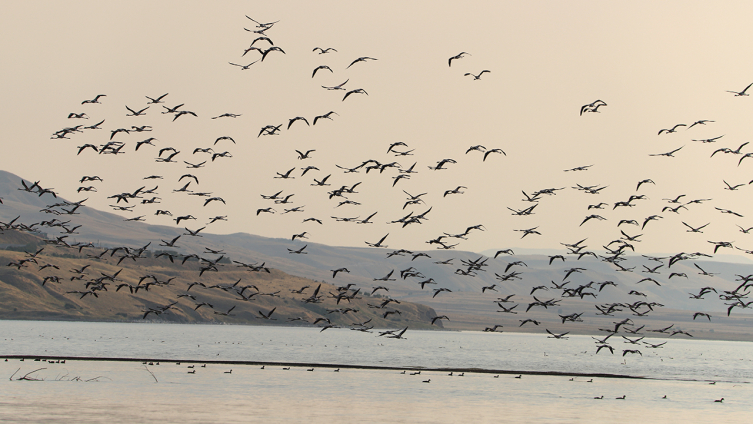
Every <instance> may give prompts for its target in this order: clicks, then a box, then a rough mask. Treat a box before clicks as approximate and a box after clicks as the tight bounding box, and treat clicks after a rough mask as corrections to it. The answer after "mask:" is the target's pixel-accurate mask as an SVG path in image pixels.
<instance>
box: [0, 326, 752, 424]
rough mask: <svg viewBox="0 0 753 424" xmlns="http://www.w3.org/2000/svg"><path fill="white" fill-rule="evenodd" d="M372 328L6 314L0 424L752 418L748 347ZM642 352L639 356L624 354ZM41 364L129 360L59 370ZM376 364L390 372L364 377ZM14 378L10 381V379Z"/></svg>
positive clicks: (0, 341) (0, 337) (0, 336)
mask: <svg viewBox="0 0 753 424" xmlns="http://www.w3.org/2000/svg"><path fill="white" fill-rule="evenodd" d="M377 334H378V333H362V332H357V331H351V330H348V329H329V330H326V331H324V332H320V331H319V329H317V328H301V327H261V326H227V325H174V324H146V323H145V324H141V323H138V324H123V323H74V322H37V321H0V357H9V360H8V361H7V362H5V361H4V360H0V422H33V423H40V422H81V423H89V422H92V423H105V422H106V423H118V422H122V423H133V422H147V421H160V422H182V423H205V422H222V423H233V422H254V421H264V422H301V421H306V422H390V423H393V422H411V423H413V422H513V421H514V422H542V421H546V422H609V421H613V420H618V419H619V420H620V421H621V422H643V423H645V422H709V421H712V422H715V423H716V422H740V423H743V422H744V423H748V422H750V420H751V419H750V412H751V411H753V387H752V385H751V384H750V382H751V381H753V344H751V343H747V342H724V341H703V340H675V339H670V340H669V343H667V344H666V345H664V346H663V347H662V348H659V349H648V348H646V347H645V346H644V347H637V346H633V345H631V344H628V343H623V341H622V339H621V338H620V339H619V340H616V338H615V337H613V338H612V339H611V340H610V342H611V344H612V346H613V347H614V348H615V354H614V355H611V354H609V353H608V352H606V351H605V350H602V351H601V353H599V354H598V355H597V354H595V350H596V349H595V344H594V340H593V339H591V338H590V337H588V336H573V337H570V338H569V339H567V340H555V339H550V338H547V337H546V336H544V335H532V334H511V333H481V332H449V331H412V330H410V329H409V330H408V331H406V333H405V335H404V336H405V337H406V339H405V340H399V339H387V338H385V337H378V336H377ZM645 340H646V341H651V342H653V343H659V342H662V341H665V340H666V339H665V340H660V339H654V340H649V339H645ZM636 348H638V349H640V350H641V352H642V354H643V356H639V355H631V354H628V355H626V356H624V357H623V356H622V350H623V349H636ZM19 356H27V358H26V359H25V360H24V361H20V360H19V359H18V357H19ZM35 356H38V357H42V356H44V357H67V358H71V357H79V358H81V357H96V358H131V359H138V360H134V361H115V360H108V361H93V360H71V359H68V360H66V362H65V363H64V364H63V363H50V362H49V361H48V362H44V361H34V360H33V359H31V357H35ZM142 359H143V360H146V361H147V364H146V365H145V364H142V361H141V360H142ZM149 361H151V363H152V365H149ZM155 361H160V362H159V364H157V362H155ZM179 361H180V362H181V363H180V364H178V363H177V362H179ZM240 362H243V363H244V364H241V363H240ZM254 363H266V365H265V366H264V369H262V368H261V365H258V364H254ZM204 364H206V366H205V367H202V365H204ZM309 364H316V365H313V366H312V365H309ZM342 365H351V366H356V367H355V368H346V367H343V366H342ZM370 366H371V367H385V368H384V369H363V368H358V367H370ZM188 367H193V368H188ZM288 367H289V368H290V369H288V370H285V369H284V368H288ZM38 368H46V369H44V370H40V371H37V372H35V373H32V374H30V377H32V378H37V379H39V380H40V381H18V380H17V379H18V378H19V377H21V376H23V375H25V374H27V373H29V372H31V371H34V370H36V369H38ZM312 368H313V371H308V370H309V369H312ZM337 368H339V371H338V372H335V371H334V370H335V369H337ZM403 368H407V370H406V372H405V373H403V371H404V370H403ZM421 368H423V369H422V370H421V373H420V374H413V373H415V372H417V371H418V370H419V369H421ZM438 369H442V370H441V371H440V370H438ZM470 369H475V370H474V371H469V370H470ZM230 370H232V372H230ZM450 371H452V372H453V375H452V376H450V375H449V373H450ZM506 371H507V372H513V373H505V372H506ZM189 372H191V373H189ZM461 372H464V375H463V376H459V375H458V374H460V373H461ZM518 372H520V373H521V374H522V376H521V378H515V377H516V376H517V375H518ZM526 372H561V373H565V374H569V375H535V374H527V373H526ZM14 373H16V374H15V375H14V376H13V381H10V379H9V378H6V377H11V375H13V374H14ZM411 374H413V375H411ZM593 374H613V375H619V376H632V377H646V378H645V379H634V378H607V377H592V376H590V375H593ZM496 376H498V377H496ZM571 379H572V380H571ZM42 380H43V381H42ZM86 380H89V381H86ZM429 380H430V382H428V383H425V381H429ZM589 380H592V382H589ZM712 382H713V383H714V384H710V383H712ZM623 395H624V396H625V399H616V398H617V397H621V396H623ZM665 395H666V399H665V398H664V396H665ZM599 396H603V399H594V397H599ZM721 398H724V399H725V400H724V402H723V403H717V402H714V400H716V399H721Z"/></svg>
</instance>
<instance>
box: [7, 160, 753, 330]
mask: <svg viewBox="0 0 753 424" xmlns="http://www.w3.org/2000/svg"><path fill="white" fill-rule="evenodd" d="M26 184H27V185H31V183H29V182H27V183H26ZM19 188H22V185H21V178H20V177H17V176H15V175H12V174H9V173H7V172H1V171H0V198H2V199H3V202H4V205H2V207H0V221H2V222H3V223H5V224H7V223H9V222H10V221H11V220H13V219H15V218H16V217H20V218H18V219H17V221H16V223H19V222H23V223H24V224H26V225H29V226H32V227H33V229H34V230H35V231H36V232H37V236H39V237H42V238H46V239H54V238H55V237H64V238H63V239H62V240H63V242H64V243H65V244H68V245H74V246H75V245H76V244H77V243H85V242H92V246H90V247H82V248H81V249H82V252H83V253H82V254H83V255H86V254H89V255H92V254H95V253H98V252H101V251H102V250H103V249H105V248H109V249H115V248H118V247H121V248H122V247H127V248H129V249H132V250H133V249H138V248H142V247H144V246H146V248H145V250H144V254H145V255H147V254H148V255H152V257H153V256H155V255H156V254H157V253H158V252H159V251H160V250H168V251H170V252H172V253H173V254H175V255H177V257H179V258H180V257H184V256H187V255H197V256H200V257H205V258H217V257H219V256H222V257H223V258H224V260H226V261H227V262H228V263H227V264H226V265H224V266H222V267H221V268H220V269H221V270H222V271H221V272H220V273H218V274H217V276H222V284H228V282H229V281H230V280H231V277H232V278H234V279H236V280H237V279H238V278H243V284H248V283H247V282H246V278H247V277H244V276H248V275H252V274H250V273H248V272H247V271H244V269H247V268H239V266H240V264H241V263H244V264H249V265H250V264H255V265H257V266H258V265H264V266H265V267H267V268H269V269H270V271H272V272H275V273H277V272H279V273H280V274H279V275H283V274H286V275H287V276H286V277H285V278H284V279H293V278H303V279H308V280H307V281H309V282H308V283H303V280H296V281H297V282H296V284H299V283H300V284H301V286H302V285H312V283H311V281H313V280H316V281H324V282H327V283H325V284H326V285H323V289H322V291H324V287H327V290H328V291H332V290H333V287H334V286H340V285H345V284H354V285H355V286H354V287H360V288H361V290H360V293H359V294H363V293H365V292H371V289H372V287H375V286H377V285H381V286H384V287H386V288H387V289H388V290H389V292H388V293H386V292H385V291H380V293H383V294H389V296H391V297H393V298H395V299H400V300H406V301H410V302H414V303H416V304H422V305H426V306H427V307H429V308H433V309H434V310H436V311H437V313H438V314H447V315H448V316H450V321H444V326H445V328H450V329H458V330H460V329H474V330H481V329H483V328H484V327H486V326H492V325H494V324H501V325H504V326H505V327H504V328H505V330H506V331H536V332H543V329H542V328H538V327H530V326H528V325H527V326H525V327H523V328H519V325H520V321H521V318H535V319H537V320H540V321H542V322H543V323H544V325H548V326H549V327H550V328H553V329H556V330H557V331H559V330H563V331H564V330H572V331H575V332H580V333H596V332H598V329H599V328H603V327H604V326H610V325H612V324H611V322H614V321H618V320H620V319H624V318H634V319H635V320H636V323H650V326H656V327H659V328H661V327H663V326H667V325H671V324H676V325H678V326H680V325H682V328H684V329H687V331H689V332H696V334H697V335H698V336H699V337H706V338H729V339H751V338H753V330H751V327H750V325H749V324H750V321H749V320H750V319H751V315H750V314H749V313H747V311H746V310H743V309H741V308H735V309H734V312H733V313H732V314H731V315H730V316H729V317H727V316H726V314H727V309H728V306H727V305H726V304H725V301H723V300H720V299H719V296H718V294H713V293H712V294H709V295H705V296H703V298H702V299H691V296H690V294H691V293H698V291H699V290H700V289H701V288H702V287H708V286H712V287H714V288H715V290H717V291H718V292H719V293H721V292H722V291H724V290H726V291H732V290H735V289H736V288H737V287H738V286H739V285H740V281H736V280H739V278H740V276H747V275H749V274H751V273H753V272H751V271H753V266H751V265H747V264H741V263H721V262H718V261H710V260H702V259H703V257H695V258H693V259H689V260H683V261H679V262H677V263H675V264H673V265H672V266H671V269H670V267H669V266H666V265H664V267H663V269H661V273H660V274H658V275H654V274H648V273H645V269H648V268H653V267H655V266H657V265H659V263H657V262H655V261H653V260H651V259H649V258H646V257H641V256H635V255H634V256H625V261H624V262H622V266H623V267H624V268H625V272H620V271H618V270H617V268H616V267H615V266H614V265H612V264H610V263H609V262H605V261H603V260H601V259H600V258H597V257H595V255H594V256H589V255H587V256H585V257H583V258H581V259H578V256H576V255H564V256H563V259H564V260H559V259H557V260H554V261H551V260H550V258H549V257H548V256H545V255H515V254H512V255H507V254H500V255H498V256H497V257H496V258H494V257H487V256H484V255H480V254H477V253H473V252H462V251H454V250H433V251H428V250H427V251H423V252H401V253H398V254H394V255H393V254H391V253H394V251H393V250H387V249H378V248H352V247H336V246H327V245H322V244H317V243H306V242H305V240H304V241H300V240H296V241H291V240H288V239H280V238H265V237H259V236H254V235H250V234H245V233H235V234H227V235H219V234H211V233H204V232H202V233H201V234H200V235H199V236H197V237H191V236H189V235H187V234H186V233H185V231H184V230H183V229H181V228H178V227H170V226H157V225H148V224H144V223H141V222H131V221H124V218H123V217H121V216H119V215H116V214H112V213H108V212H102V211H97V210H94V209H92V208H89V207H86V206H85V203H84V206H82V207H79V208H78V209H76V210H75V211H74V213H73V214H68V213H67V212H60V211H61V210H63V209H67V210H68V211H70V210H71V209H73V208H71V207H68V208H63V207H57V209H54V210H55V211H57V212H55V213H49V212H48V213H45V212H42V210H45V209H47V210H49V209H50V208H49V207H50V206H51V205H54V204H60V203H65V201H64V200H63V199H56V198H54V197H53V196H52V195H50V194H43V195H38V194H36V193H29V192H25V191H23V190H19ZM69 203H70V202H69ZM55 220H57V223H53V224H50V223H49V222H50V221H55ZM61 221H63V222H64V221H69V223H68V224H67V226H68V228H69V229H70V228H73V227H74V226H77V225H81V227H80V228H78V229H76V230H75V231H72V232H71V234H68V232H69V231H70V230H64V229H61V227H60V226H59V225H60V222H61ZM33 224H36V225H33ZM5 233H6V236H7V237H11V238H6V239H5V241H3V242H0V246H2V245H10V246H11V248H13V245H16V246H18V245H21V244H24V243H26V244H28V243H29V242H28V239H22V238H21V237H27V236H28V234H26V233H24V234H21V233H11V232H8V231H6V232H5ZM175 237H179V239H178V241H177V242H176V243H175V245H174V246H165V245H166V244H169V243H168V242H170V241H171V240H172V239H174V238H175ZM60 245H64V244H63V243H58V247H57V248H59V249H63V250H64V251H66V252H71V251H76V250H77V249H73V248H64V247H60ZM303 246H306V248H305V249H304V250H303V251H302V253H301V254H292V253H291V251H295V250H298V249H300V248H302V247H303ZM26 251H31V250H30V249H27V250H26ZM118 251H119V253H117V255H114V256H111V258H115V259H118V258H119V257H122V255H123V252H125V250H124V249H120V250H118ZM212 251H215V252H221V253H218V254H212V253H209V252H212ZM562 253H563V254H564V252H562ZM44 254H47V250H45V252H44ZM108 254H109V253H108ZM83 258H86V259H88V260H89V261H96V260H94V259H92V258H89V257H86V256H83V257H80V258H79V259H83ZM69 259H72V258H69ZM115 259H113V261H115ZM2 260H5V258H3V259H2ZM8 260H9V261H10V260H13V259H12V258H11V256H8ZM148 260H152V259H148V258H138V260H137V261H136V262H135V264H134V265H135V266H136V267H137V269H140V270H141V271H139V272H142V271H143V274H141V275H142V276H143V275H145V274H147V273H151V272H158V269H157V270H155V269H152V268H151V267H153V266H154V267H161V266H165V264H166V263H169V261H168V260H167V259H160V260H159V261H157V262H154V263H151V262H148ZM210 260H212V259H210ZM230 261H232V262H230ZM110 262H112V261H110ZM110 262H107V264H109V265H108V266H113V267H114V266H115V265H116V264H115V263H110ZM128 262H132V261H131V260H130V259H125V262H123V263H122V264H123V265H125V264H126V263H128ZM474 262H475V263H476V264H477V266H473V268H474V269H472V270H471V266H470V265H469V264H472V263H474ZM518 262H519V263H518ZM147 263H150V264H151V265H146V264H147ZM186 265H187V266H188V267H189V268H190V267H191V266H193V267H194V268H192V271H188V270H187V268H186V269H184V268H183V267H178V265H173V264H171V265H170V266H171V267H172V266H176V267H178V268H175V269H172V268H168V269H166V270H170V272H172V273H178V274H169V275H172V276H179V278H178V279H177V280H176V281H181V282H182V283H183V284H187V283H189V282H192V281H195V280H197V281H202V282H204V278H212V279H213V278H219V277H217V276H215V273H213V272H207V273H204V274H203V275H202V276H201V280H198V278H197V277H198V276H197V275H195V274H194V273H196V274H198V271H197V269H198V268H195V267H196V266H198V265H197V263H196V262H190V261H189V262H187V263H186ZM79 266H80V265H79ZM69 267H71V268H72V267H73V264H70V265H69ZM138 267H144V268H143V269H142V268H138ZM343 267H344V268H347V270H348V272H345V271H343V272H340V273H338V274H337V276H336V277H334V276H333V270H335V269H339V268H343ZM571 268H582V269H579V270H578V271H577V272H574V273H571V274H570V275H569V276H568V278H567V279H565V278H563V277H565V276H566V274H567V271H568V270H570V269H571ZM117 269H118V268H111V269H110V268H107V269H105V268H103V269H102V270H101V271H100V272H105V273H107V272H108V271H109V272H115V271H117ZM159 269H161V268H159ZM148 270H150V271H148ZM275 270H276V271H275ZM699 270H702V271H706V274H705V275H703V274H702V273H701V272H700V271H699ZM22 271H23V270H22ZM469 271H470V272H469ZM181 272H183V273H184V274H181ZM390 272H392V274H390ZM513 272H514V273H516V274H515V275H514V276H513V277H510V278H506V276H509V275H510V273H513ZM671 273H677V274H678V275H676V276H673V277H670V274H671ZM32 274H33V273H32ZM136 274H137V273H136V272H135V271H134V273H132V274H131V271H125V270H124V271H123V276H124V277H125V276H128V278H136V277H137V275H136ZM255 274H257V273H253V275H255ZM388 274H390V277H389V278H385V277H386V276H387V275H388ZM40 275H41V274H40ZM167 275H168V274H165V276H167ZM401 275H402V276H403V277H401ZM405 275H411V276H405ZM647 276H652V277H654V280H655V282H651V281H644V282H641V281H640V280H641V279H642V278H644V277H647ZM19 278H21V277H19ZM23 278H26V280H23ZM23 278H21V280H23V281H35V282H39V281H41V279H40V278H37V279H36V280H35V279H34V278H32V275H26V276H25V277H23ZM176 278H177V277H176ZM254 278H256V277H254ZM377 279H379V281H376V280H377ZM21 280H18V281H21ZM565 280H567V284H566V285H565V286H562V287H564V288H572V289H575V288H576V287H579V286H584V285H589V284H590V285H591V288H590V289H588V290H586V291H587V293H591V294H590V295H588V296H584V297H578V296H575V297H572V296H570V297H563V296H562V295H563V294H564V292H563V291H562V289H557V288H555V284H557V285H561V284H563V283H566V281H565ZM129 281H130V280H129ZM233 281H234V280H233ZM291 281H293V280H291ZM422 281H428V283H427V284H426V285H425V286H424V288H423V289H422V288H421V286H420V285H419V283H420V282H422ZM606 281H612V282H614V284H615V285H614V286H611V285H606V286H604V287H602V288H601V289H599V286H598V285H595V284H600V283H603V282H606ZM131 282H132V281H131ZM213 284H217V283H213ZM296 284H292V283H291V284H290V285H289V286H286V287H285V290H283V291H286V290H292V289H293V288H299V287H293V286H294V285H296ZM317 284H318V283H317ZM46 286H47V285H45V287H46ZM542 286H543V287H542ZM183 287H187V285H184V286H183ZM483 287H492V288H491V289H487V290H485V292H482V288H483ZM536 287H540V288H538V289H536V291H535V292H534V291H533V289H534V288H536ZM437 288H444V289H447V290H449V291H445V292H435V290H433V289H437ZM193 290H196V288H194V289H192V291H193ZM264 290H265V289H262V291H264ZM631 293H633V294H631ZM58 294H60V293H58ZM177 294H178V292H177V291H176V292H174V293H171V295H170V296H173V295H175V296H177ZM511 294H514V297H512V301H513V303H508V304H500V305H501V306H505V307H510V306H511V305H513V304H518V306H517V307H516V308H517V309H514V310H511V311H510V312H509V313H500V312H501V311H500V308H499V307H498V305H497V304H495V300H497V299H498V298H499V297H505V296H507V295H511ZM150 296H151V293H150ZM170 296H166V297H164V298H155V299H158V300H159V301H155V302H154V304H155V305H156V304H163V305H164V304H168V303H169V302H167V300H168V299H169V298H170ZM534 296H536V297H537V298H538V299H542V300H543V299H557V308H556V309H555V308H552V309H550V308H546V309H544V308H539V307H534V308H532V309H531V311H530V312H528V313H525V309H526V308H527V307H528V305H529V304H530V303H532V302H536V300H535V298H534ZM53 297H54V296H53ZM144 297H145V299H143V300H144V301H146V296H144ZM66 298H70V295H69V296H67V297H66ZM150 298H151V297H150ZM597 298H598V301H597V300H596V299H597ZM82 300H87V301H88V300H89V299H88V296H87V298H85V299H82ZM266 300H268V299H265V301H266ZM644 300H646V301H648V302H654V303H656V304H659V305H662V306H656V308H655V309H654V310H653V311H651V313H650V314H648V315H645V316H634V314H635V313H636V312H635V311H631V310H630V309H629V308H628V307H627V306H623V307H622V308H621V309H622V311H621V312H620V313H616V314H615V316H614V317H611V316H601V315H597V314H596V312H597V310H596V309H595V308H594V305H603V304H610V303H612V304H614V303H621V304H622V305H627V304H628V303H629V304H635V302H640V301H644ZM27 301H28V299H27ZM163 301H164V303H161V302H163ZM68 303H70V302H68ZM53 304H54V303H50V305H53ZM136 304H138V305H139V306H138V307H135V306H134V307H133V308H131V309H129V310H128V311H125V310H120V309H119V310H118V312H117V313H121V314H122V313H125V314H126V315H127V317H128V319H132V318H133V317H134V316H135V315H138V314H137V313H136V312H137V311H140V310H141V309H143V308H144V307H154V306H145V305H146V303H138V302H136ZM219 304H221V302H219ZM54 305H57V307H60V306H61V305H60V304H54ZM64 305H65V303H63V304H62V306H63V307H64ZM227 305H229V304H227ZM260 305H263V306H270V309H271V306H272V304H271V303H270V304H260ZM279 306H282V305H279ZM228 307H229V306H228ZM14 308H15V309H16V310H15V311H13V313H12V314H10V313H8V312H7V311H6V314H5V315H2V316H3V317H5V318H13V317H20V316H21V315H19V314H21V313H22V310H21V309H20V308H18V307H17V306H16V307H14ZM50 308H52V306H50ZM140 308H141V309H140ZM417 308H418V307H417ZM52 309H54V308H52ZM183 309H185V308H183ZM202 309H203V308H200V309H199V311H198V312H201V311H202ZM644 309H645V308H644ZM181 310H182V309H181ZM51 311H52V310H51V309H50V311H48V312H49V313H52V312H51ZM89 312H90V313H92V314H94V312H91V311H89ZM252 312H253V311H252ZM695 312H707V313H709V314H710V315H712V316H713V319H712V321H711V322H708V321H706V322H701V321H700V320H698V319H693V316H694V313H695ZM81 313H82V314H83V312H81ZM253 313H256V314H257V315H258V312H253ZM276 313H277V312H276ZM291 313H293V312H292V311H291ZM301 313H303V312H301ZM427 313H428V312H427ZM432 313H433V312H432ZM571 313H583V322H577V321H576V322H561V317H560V315H567V314H571ZM638 313H639V314H647V313H648V311H642V310H641V311H639V312H638ZM522 314H525V315H522ZM94 315H96V314H94ZM199 315H201V314H199ZM50 316H54V314H53V315H50ZM66 316H68V315H66ZM97 316H100V315H97ZM101 316H104V315H101ZM177 316H180V317H184V316H185V317H190V316H192V315H191V314H189V313H188V311H187V310H185V311H183V315H180V314H177ZM201 316H203V317H204V318H202V319H208V318H210V317H211V318H217V317H215V316H213V314H206V316H204V315H201ZM121 317H122V316H121ZM92 319H95V318H92ZM96 319H105V318H96ZM165 319H166V318H165ZM176 319H177V318H176ZM181 319H183V318H181ZM186 319H188V318H186ZM223 319H224V318H223ZM186 322H188V321H186ZM386 324H387V323H385V325H386ZM639 325H641V324H638V326H639ZM647 325H648V324H647Z"/></svg>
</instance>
